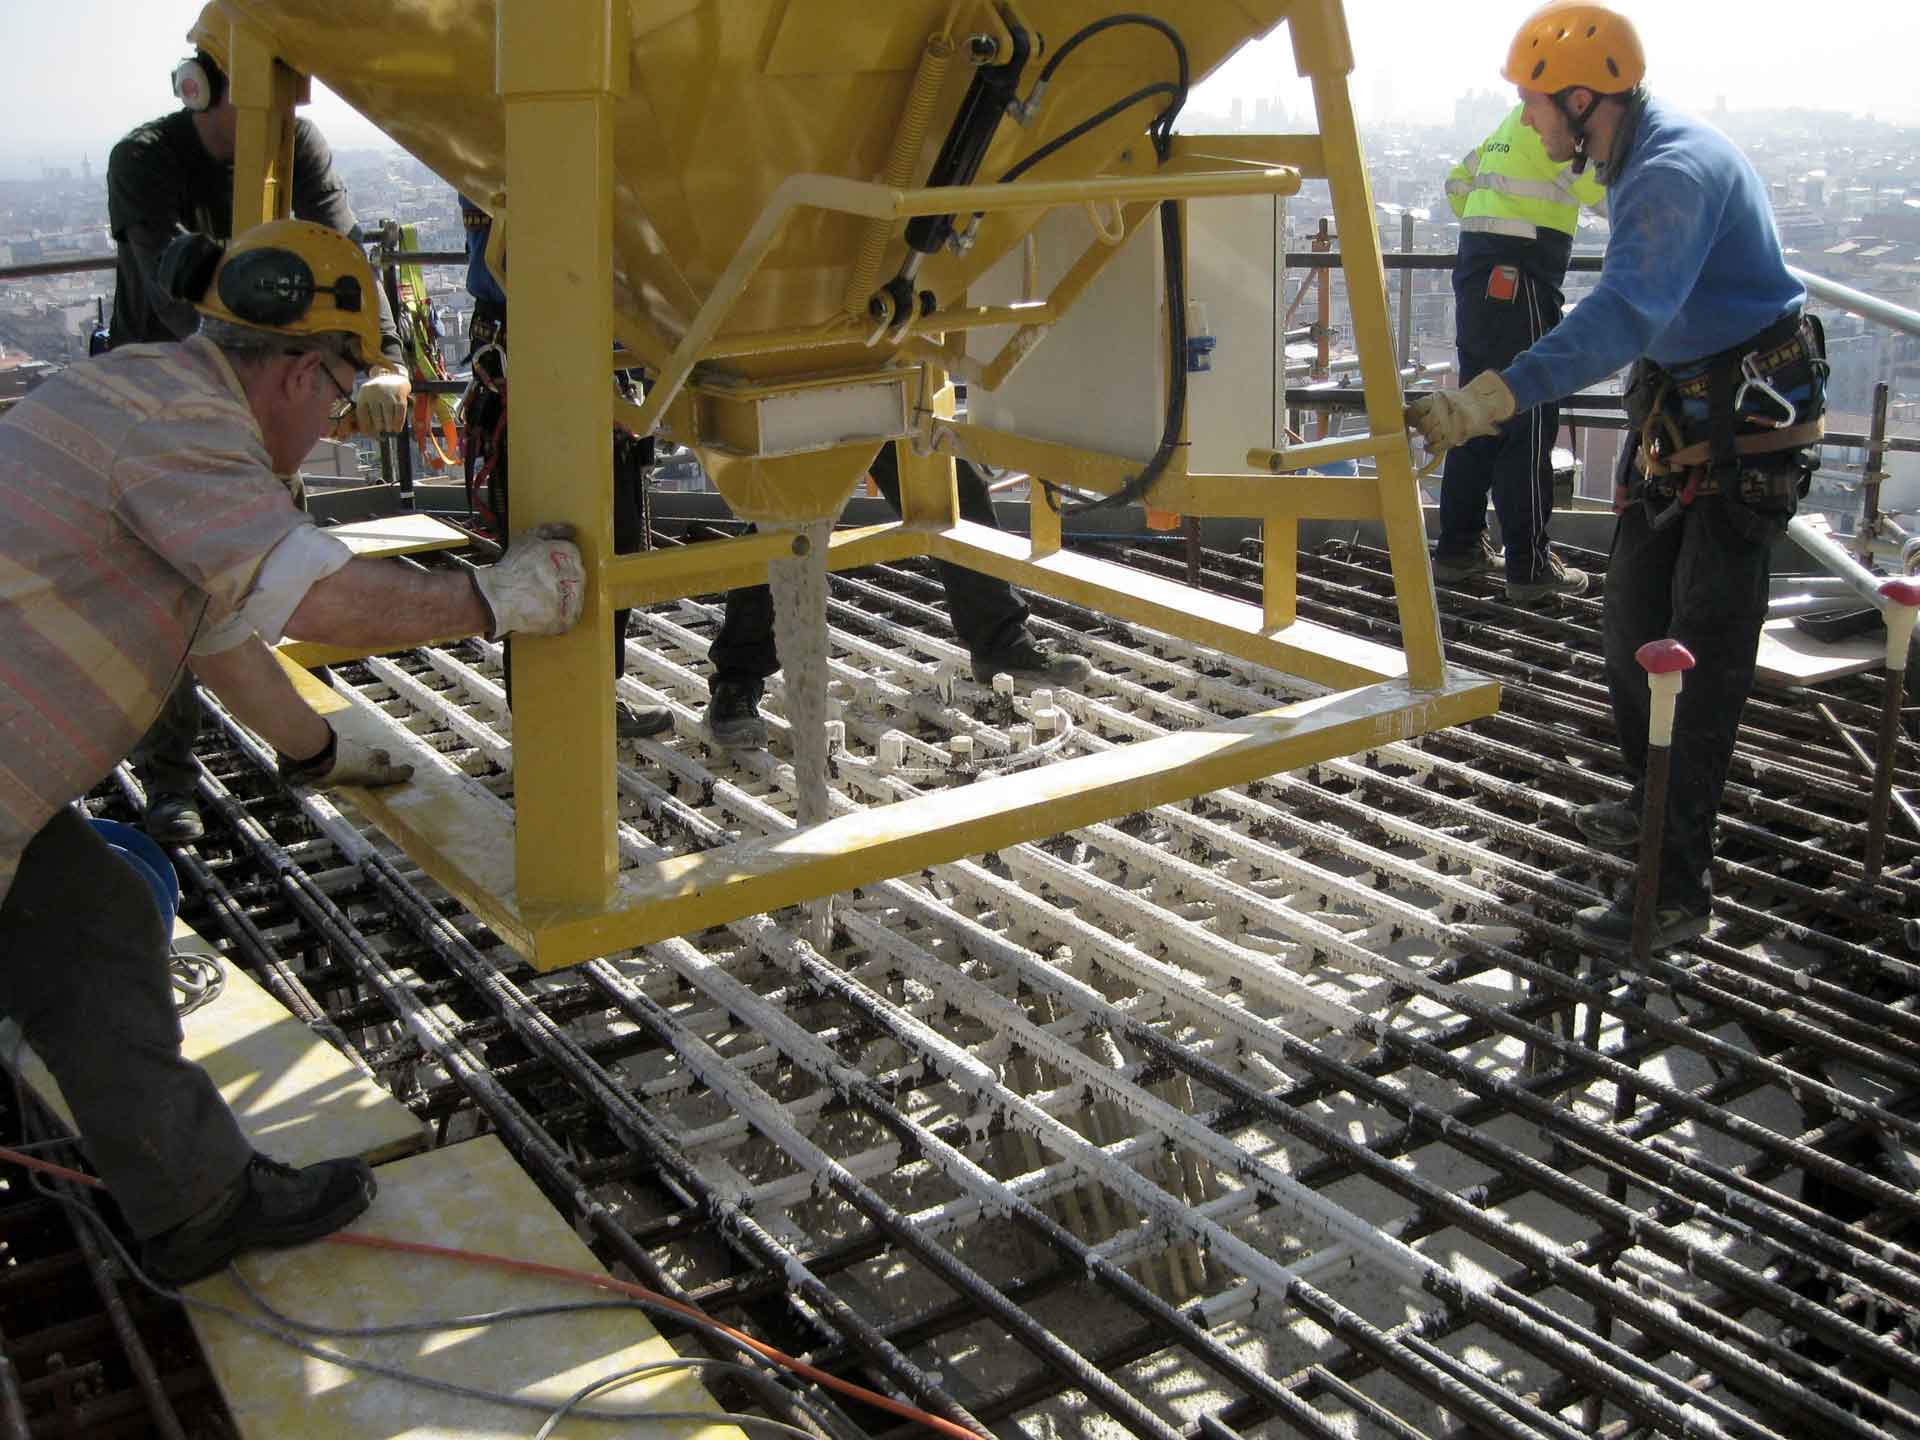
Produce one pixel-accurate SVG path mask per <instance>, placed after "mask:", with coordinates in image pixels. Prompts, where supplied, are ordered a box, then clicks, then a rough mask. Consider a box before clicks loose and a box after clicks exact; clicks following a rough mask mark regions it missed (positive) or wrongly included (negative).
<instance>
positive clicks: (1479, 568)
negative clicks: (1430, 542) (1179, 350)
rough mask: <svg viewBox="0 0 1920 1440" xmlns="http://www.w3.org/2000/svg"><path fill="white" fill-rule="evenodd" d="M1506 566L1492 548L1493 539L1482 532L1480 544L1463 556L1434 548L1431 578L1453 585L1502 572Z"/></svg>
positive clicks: (1502, 557)
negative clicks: (1477, 576) (1479, 576)
mask: <svg viewBox="0 0 1920 1440" xmlns="http://www.w3.org/2000/svg"><path fill="white" fill-rule="evenodd" d="M1506 564H1507V562H1506V559H1505V557H1504V556H1502V555H1501V553H1500V552H1499V551H1498V550H1496V549H1494V548H1493V537H1492V536H1491V535H1489V534H1487V532H1486V531H1484V530H1482V531H1481V532H1480V543H1479V544H1478V545H1476V546H1475V547H1474V548H1473V549H1471V550H1469V551H1467V552H1466V553H1465V554H1464V555H1454V554H1451V553H1447V552H1444V551H1442V550H1441V549H1440V548H1439V547H1438V546H1435V547H1434V552H1433V578H1434V579H1436V580H1440V581H1444V582H1445V583H1446V584H1449V585H1454V584H1458V583H1459V582H1460V581H1462V580H1471V579H1472V578H1473V577H1474V576H1475V575H1491V574H1493V572H1494V571H1496V570H1504V569H1505V568H1506Z"/></svg>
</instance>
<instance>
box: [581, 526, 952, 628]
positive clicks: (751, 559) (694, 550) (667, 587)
mask: <svg viewBox="0 0 1920 1440" xmlns="http://www.w3.org/2000/svg"><path fill="white" fill-rule="evenodd" d="M929 533H930V532H929V531H928V530H927V529H926V528H924V527H915V526H912V525H903V524H900V523H897V522H895V523H890V524H886V525H867V526H862V527H860V528H858V529H852V530H836V531H834V532H833V534H832V536H831V537H830V538H829V540H828V542H827V568H828V569H829V570H858V569H859V568H860V567H861V566H863V565H890V564H894V563H896V562H898V561H901V560H909V559H912V558H913V557H914V556H917V555H925V554H926V553H927V547H928V545H929V543H930V542H929V539H928V536H929ZM794 540H795V537H794V536H793V535H792V534H791V533H789V534H767V535H742V536H740V537H738V538H737V539H732V540H703V541H700V542H699V543H697V544H693V545H681V546H677V547H676V548H674V549H671V550H649V551H647V552H646V553H644V554H641V555H620V556H616V557H615V558H614V559H612V560H609V561H608V562H607V567H606V572H607V597H608V600H609V602H610V603H611V605H612V607H613V608H614V609H616V610H625V609H630V608H632V607H634V606H636V605H653V604H657V603H659V602H660V601H662V600H677V599H679V598H680V597H681V596H683V595H708V594H713V593H715V592H716V591H721V590H734V589H738V588H739V587H741V586H743V585H764V584H766V583H767V562H768V561H769V560H777V559H779V558H781V557H782V556H786V555H791V554H793V553H794V551H793V546H794Z"/></svg>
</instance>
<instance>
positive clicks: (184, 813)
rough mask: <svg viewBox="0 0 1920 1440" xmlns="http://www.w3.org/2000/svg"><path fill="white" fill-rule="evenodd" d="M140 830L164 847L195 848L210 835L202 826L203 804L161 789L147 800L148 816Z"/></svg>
mask: <svg viewBox="0 0 1920 1440" xmlns="http://www.w3.org/2000/svg"><path fill="white" fill-rule="evenodd" d="M140 828H141V829H142V830H145V831H146V832H147V834H149V835H151V836H152V837H153V838H154V839H155V840H158V841H159V842H160V843H161V844H162V845H191V844H192V843H193V842H194V841H196V840H198V839H199V838H200V837H201V836H202V835H205V834H206V833H207V827H206V826H205V825H203V824H201V823H200V802H199V801H197V800H195V799H194V798H193V796H191V795H186V794H182V793H181V792H180V791H178V790H161V791H158V792H156V793H155V794H153V795H150V796H148V797H147V815H146V819H144V820H143V821H142V822H141V824H140Z"/></svg>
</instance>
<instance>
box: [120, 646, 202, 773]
mask: <svg viewBox="0 0 1920 1440" xmlns="http://www.w3.org/2000/svg"><path fill="white" fill-rule="evenodd" d="M199 738H200V692H199V689H198V687H196V686H195V685H194V683H193V674H192V672H191V671H189V670H188V669H187V668H186V667H185V666H182V667H181V669H180V678H179V679H177V680H175V681H174V682H173V689H171V690H169V691H168V692H167V698H166V700H165V701H164V702H163V703H162V704H161V706H160V713H159V714H158V715H156V716H155V717H154V721H153V724H151V725H149V726H148V727H147V733H146V734H144V735H142V736H141V737H140V739H139V741H138V742H137V743H136V744H135V745H134V747H133V753H132V754H131V755H130V756H129V757H128V758H129V759H131V760H132V761H133V764H134V768H135V769H136V770H137V771H138V772H139V775H140V783H141V784H142V785H144V786H146V789H147V803H148V804H149V805H151V804H152V803H153V802H154V801H155V800H157V799H159V798H160V797H161V796H162V795H191V794H193V782H194V781H195V780H197V779H198V778H199V775H200V772H199V771H198V770H196V769H195V768H194V765H193V747H194V744H195V742H196V741H198V740H199Z"/></svg>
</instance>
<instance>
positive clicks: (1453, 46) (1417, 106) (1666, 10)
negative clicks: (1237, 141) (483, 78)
mask: <svg viewBox="0 0 1920 1440" xmlns="http://www.w3.org/2000/svg"><path fill="white" fill-rule="evenodd" d="M1471 8H1472V12H1473V13H1472V22H1471V24H1466V23H1462V22H1461V21H1460V20H1459V19H1458V18H1457V16H1458V10H1457V9H1456V10H1455V11H1454V12H1453V13H1454V15H1455V18H1454V19H1452V20H1451V21H1448V22H1445V23H1439V22H1436V21H1435V20H1434V19H1433V18H1432V17H1433V16H1434V15H1435V14H1436V13H1441V14H1444V13H1446V12H1436V10H1434V9H1431V8H1427V7H1421V6H1418V5H1416V4H1415V3H1414V0H1349V3H1348V5H1347V17H1348V27H1349V30H1350V31H1351V33H1352V37H1353V45H1354V54H1355V64H1356V69H1355V73H1354V75H1353V80H1352V86H1353V94H1354V101H1355V104H1356V106H1357V108H1358V110H1359V113H1360V115H1361V117H1362V120H1363V122H1364V123H1367V124H1371V125H1388V124H1445V123H1447V122H1448V121H1449V120H1450V119H1451V117H1452V107H1453V103H1454V101H1455V100H1456V99H1458V98H1459V97H1460V96H1462V95H1464V94H1466V93H1468V92H1470V91H1477V90H1487V89H1492V90H1496V91H1499V90H1504V89H1505V88H1506V86H1505V82H1504V81H1502V80H1501V78H1500V76H1499V65H1500V62H1501V60H1502V59H1503V58H1504V55H1505V48H1506V43H1507V40H1508V39H1509V38H1510V37H1511V35H1512V33H1513V31H1514V29H1515V28H1516V27H1517V26H1518V24H1519V22H1520V21H1521V20H1522V19H1524V18H1525V16H1526V15H1527V14H1528V13H1530V11H1531V10H1532V9H1533V8H1534V3H1533V0H1478V3H1476V4H1475V5H1474V6H1473V7H1471ZM1624 8H1625V9H1626V10H1627V12H1628V13H1629V14H1632V15H1633V16H1634V19H1635V23H1636V24H1637V25H1638V26H1639V28H1640V30H1641V33H1642V36H1643V39H1644V41H1645V43H1646V47H1647V50H1648V58H1649V84H1650V85H1651V87H1652V88H1653V89H1654V90H1655V92H1656V93H1658V94H1660V95H1662V96H1663V97H1665V98H1667V99H1669V100H1671V101H1673V102H1674V103H1676V104H1678V105H1680V106H1682V107H1683V108H1686V109H1690V110H1694V111H1707V110H1711V109H1713V108H1714V107H1715V106H1716V105H1717V104H1718V103H1720V102H1721V101H1723V100H1724V102H1725V103H1726V105H1727V107H1728V108H1730V109H1732V110H1758V109H1788V108H1796V107H1797V108H1803V109H1811V110H1835V111H1842V112H1847V113H1851V114H1856V115H1860V116H1863V117H1864V116H1867V115H1871V116H1872V117H1873V118H1875V119H1877V120H1880V121H1885V122H1890V123H1893V124H1898V125H1913V126H1920V91H1916V90H1915V89H1914V87H1913V86H1912V84H1911V80H1910V75H1909V73H1908V72H1909V70H1910V65H1911V57H1912V56H1914V55H1917V54H1920V6H1907V7H1887V6H1884V5H1881V4H1877V3H1872V0H1838V3H1836V4H1835V5H1833V6H1830V7H1828V10H1827V12H1826V13H1827V14H1828V15H1829V16H1830V17H1832V18H1831V19H1830V20H1829V21H1828V23H1826V24H1825V25H1823V26H1821V27H1819V28H1818V29H1816V30H1813V31H1811V32H1807V33H1793V42H1792V44H1791V45H1786V44H1774V43H1772V42H1771V41H1769V40H1768V39H1767V37H1769V36H1775V35H1786V34H1788V33H1790V29H1789V27H1790V26H1792V25H1794V24H1796V23H1797V22H1800V21H1801V20H1802V19H1803V17H1804V14H1805V10H1804V6H1801V5H1798V4H1793V5H1789V4H1788V3H1787V0H1738V3H1734V0H1697V3H1693V4H1688V5H1667V6H1659V7H1654V6H1632V5H1629V6H1626V7H1624ZM198 12H199V3H198V0H143V3H130V0H66V3H64V4H62V5H58V6H45V7H42V6H29V5H24V4H15V5H8V6H4V7H0V55H4V56H5V57H6V58H5V59H4V60H3V61H0V64H4V65H5V66H6V67H7V69H8V74H7V82H6V83H7V90H8V93H9V94H10V95H12V96H13V97H14V101H13V106H12V107H11V109H12V114H11V115H10V116H9V120H8V124H7V125H6V126H5V127H0V178H4V179H11V178H33V177H37V176H39V175H40V174H41V173H42V172H43V171H44V170H47V169H56V170H57V169H67V170H71V171H72V172H74V173H75V174H78V173H79V172H80V170H81V168H82V162H83V160H84V161H86V162H88V163H90V164H91V166H92V168H93V170H94V172H95V174H101V173H103V172H104V169H105V164H106V156H107V151H108V150H109V149H110V148H111V146H112V145H113V143H114V141H116V140H117V139H118V138H119V137H120V136H121V135H123V134H124V133H125V132H126V131H127V130H129V129H131V128H132V127H133V126H134V125H137V124H139V123H141V122H142V121H144V120H150V119H153V118H155V117H157V116H159V115H162V114H164V113H166V112H167V111H168V110H169V109H171V108H172V107H173V105H174V101H173V98H172V96H171V94H170V92H169V89H168V75H169V74H170V72H171V70H172V67H173V65H174V64H175V62H177V61H178V60H179V59H180V58H181V57H182V56H183V55H184V54H185V53H187V51H186V42H185V39H184V36H185V33H186V29H187V27H188V25H189V24H190V23H191V22H192V20H193V18H194V16H195V15H197V14H198ZM1730 29H1737V33H1738V35H1739V36H1740V37H1741V38H1740V43H1739V44H1738V45H1732V44H1729V43H1728V34H1729V31H1730ZM1868 35H1871V37H1872V39H1873V42H1874V43H1873V44H1872V45H1871V46H1863V45H1862V44H1861V43H1860V42H1861V40H1862V38H1863V37H1865V36H1868ZM1677 56H1684V57H1685V63H1684V66H1678V65H1676V64H1675V63H1674V57H1677ZM61 57H70V64H63V63H61ZM88 75H97V76H112V77H115V79H116V80H117V81H118V82H119V83H117V84H115V85H114V86H113V87H112V88H111V89H109V90H105V91H104V92H103V91H102V90H101V89H100V88H99V87H94V86H89V85H88V84H86V83H84V81H85V77H87V76H88ZM314 92H315V93H314V103H313V104H312V105H310V106H308V107H306V109H305V111H304V113H305V114H307V115H308V116H310V117H311V118H312V119H313V121H314V122H315V123H316V124H317V125H318V126H319V127H320V129H321V130H322V131H323V132H324V133H325V134H326V135H327V137H328V139H329V140H330V141H331V143H332V144H333V145H334V147H335V148H336V149H342V150H350V149H362V148H386V147H388V146H390V145H391V144H392V142H391V140H389V139H388V138H387V137H386V136H385V135H384V134H383V133H382V132H381V131H379V130H378V129H377V128H376V127H374V126H373V125H372V124H370V123H369V122H368V121H367V120H365V119H364V118H363V117H361V116H360V115H359V114H358V113H357V112H356V111H354V110H353V109H352V108H351V107H350V106H348V105H347V104H346V102H345V101H343V100H341V99H340V98H339V97H338V96H336V95H334V94H332V93H331V92H330V91H328V90H326V88H325V87H324V85H320V84H318V83H316V85H315V87H314ZM1235 98H1239V99H1241V100H1242V102H1243V104H1244V105H1245V107H1246V108H1247V110H1248V112H1249V113H1251V111H1252V107H1253V105H1254V103H1255V102H1256V101H1257V100H1259V99H1261V98H1270V99H1274V100H1277V101H1278V102H1279V103H1280V104H1281V105H1282V106H1284V107H1285V110H1286V112H1287V114H1288V115H1289V116H1290V117H1292V119H1293V121H1294V123H1295V124H1299V123H1301V122H1302V121H1303V120H1304V118H1305V117H1306V116H1307V115H1308V114H1309V113H1310V110H1311V96H1310V94H1309V92H1308V89H1307V86H1306V84H1305V82H1303V81H1301V80H1299V79H1298V78H1297V77H1296V76H1295V75H1294V72H1293V59H1292V51H1291V44H1290V41H1289V39H1288V37H1287V33H1286V27H1285V26H1284V25H1283V26H1281V27H1279V29H1278V30H1277V31H1276V32H1275V33H1274V34H1272V35H1270V36H1268V37H1266V38H1265V39H1262V40H1257V41H1255V42H1253V43H1251V44H1249V45H1248V46H1246V47H1245V48H1244V49H1242V50H1241V51H1240V52H1239V53H1238V54H1236V55H1234V56H1232V57H1231V58H1230V59H1229V60H1228V61H1227V62H1226V63H1225V64H1224V65H1222V66H1221V67H1220V69H1219V70H1218V71H1216V72H1215V73H1214V75H1212V76H1211V77H1209V78H1208V79H1207V80H1205V81H1204V82H1202V83H1201V84H1200V85H1198V86H1196V88H1195V91H1194V94H1193V96H1192V98H1191V99H1190V101H1189V106H1190V108H1191V109H1192V110H1194V111H1196V112H1209V113H1215V114H1220V113H1225V112H1226V111H1227V110H1228V109H1229V108H1230V107H1231V104H1232V101H1233V100H1234V99H1235Z"/></svg>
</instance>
